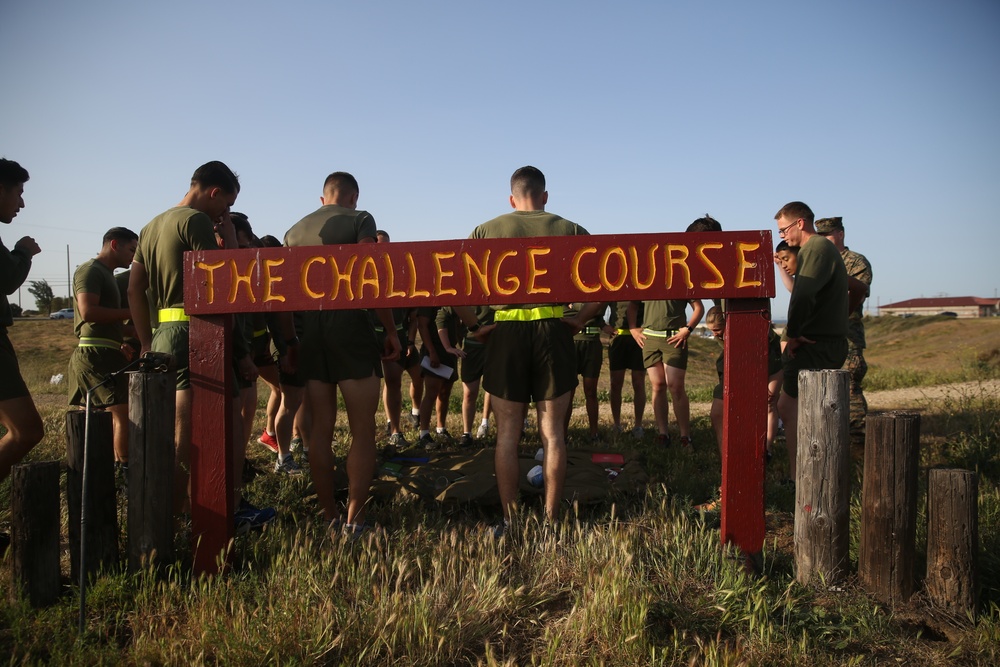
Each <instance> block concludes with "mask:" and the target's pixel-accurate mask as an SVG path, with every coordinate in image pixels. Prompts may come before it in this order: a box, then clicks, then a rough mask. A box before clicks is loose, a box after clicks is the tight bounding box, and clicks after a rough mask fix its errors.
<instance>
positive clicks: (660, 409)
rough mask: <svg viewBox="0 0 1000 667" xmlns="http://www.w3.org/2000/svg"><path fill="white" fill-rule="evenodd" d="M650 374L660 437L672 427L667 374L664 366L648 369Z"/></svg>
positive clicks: (658, 364)
mask: <svg viewBox="0 0 1000 667" xmlns="http://www.w3.org/2000/svg"><path fill="white" fill-rule="evenodd" d="M646 373H648V374H649V383H650V384H651V385H652V387H653V419H654V420H655V421H656V428H657V431H658V432H659V433H660V435H667V434H668V433H670V431H669V430H668V428H669V426H670V415H669V412H668V411H669V409H670V405H669V403H668V402H667V393H668V391H667V374H666V372H665V371H664V370H663V364H660V363H657V364H653V365H652V366H650V367H649V368H647V369H646Z"/></svg>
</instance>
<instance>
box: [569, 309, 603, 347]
mask: <svg viewBox="0 0 1000 667" xmlns="http://www.w3.org/2000/svg"><path fill="white" fill-rule="evenodd" d="M587 305H588V304H586V303H571V304H569V307H568V308H566V309H565V310H563V317H573V316H574V315H576V314H577V313H579V312H580V311H581V310H582V309H583V308H584V307H585V306H587ZM605 324H606V323H605V321H604V313H603V311H602V312H601V313H598V314H597V315H595V316H594V317H592V318H590V320H589V321H588V322H587V324H586V325H584V327H583V329H580V332H579V333H578V334H576V335H575V336H573V340H579V341H589V340H595V339H597V338H599V337H600V335H601V331H600V330H601V329H603V328H604V325H605Z"/></svg>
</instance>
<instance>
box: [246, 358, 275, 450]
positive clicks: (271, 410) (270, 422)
mask: <svg viewBox="0 0 1000 667" xmlns="http://www.w3.org/2000/svg"><path fill="white" fill-rule="evenodd" d="M257 371H258V372H259V373H260V379H261V380H263V381H264V384H266V385H267V388H268V389H269V390H270V393H269V394H268V396H267V407H266V408H265V417H264V430H265V431H266V432H267V433H270V434H271V435H274V434H275V433H276V429H277V428H278V427H277V426H276V425H275V421H277V419H278V409H279V408H280V407H281V384H280V376H279V375H278V367H277V366H275V365H274V364H271V365H269V366H258V367H257ZM251 426H252V423H251ZM249 433H250V434H252V433H253V431H249ZM248 437H249V436H248Z"/></svg>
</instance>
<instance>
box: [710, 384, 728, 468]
mask: <svg viewBox="0 0 1000 667" xmlns="http://www.w3.org/2000/svg"><path fill="white" fill-rule="evenodd" d="M724 408H725V404H724V403H723V402H722V401H721V400H720V399H718V398H713V399H712V411H711V417H712V430H713V431H715V442H716V444H717V445H718V446H719V458H720V459H721V458H722V414H723V411H724Z"/></svg>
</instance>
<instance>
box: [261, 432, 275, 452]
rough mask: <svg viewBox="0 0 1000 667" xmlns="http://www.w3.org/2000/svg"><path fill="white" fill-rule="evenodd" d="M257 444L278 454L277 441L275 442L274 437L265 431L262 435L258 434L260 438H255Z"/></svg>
mask: <svg viewBox="0 0 1000 667" xmlns="http://www.w3.org/2000/svg"><path fill="white" fill-rule="evenodd" d="M257 442H259V443H260V444H262V445H264V446H265V447H267V448H268V449H270V450H271V451H272V452H274V453H275V454H277V453H278V441H277V440H275V438H274V436H273V435H271V434H270V433H268V432H267V431H264V432H263V433H261V434H260V437H259V438H257Z"/></svg>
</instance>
